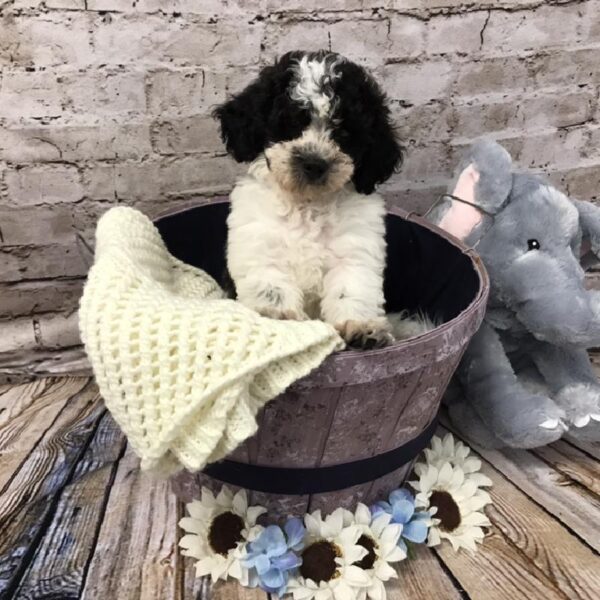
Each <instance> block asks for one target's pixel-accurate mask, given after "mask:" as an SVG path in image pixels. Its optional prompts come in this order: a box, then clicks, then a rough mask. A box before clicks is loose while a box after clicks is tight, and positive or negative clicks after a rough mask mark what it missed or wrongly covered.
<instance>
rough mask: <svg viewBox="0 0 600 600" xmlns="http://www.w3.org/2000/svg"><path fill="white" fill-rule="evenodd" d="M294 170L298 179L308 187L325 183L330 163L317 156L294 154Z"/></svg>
mask: <svg viewBox="0 0 600 600" xmlns="http://www.w3.org/2000/svg"><path fill="white" fill-rule="evenodd" d="M293 160H294V170H295V172H296V173H297V176H298V177H299V179H301V180H302V181H303V182H305V183H308V184H310V185H318V184H321V183H325V181H326V180H327V173H328V172H329V169H330V168H331V163H330V162H329V161H327V160H326V159H324V158H323V157H321V156H319V155H318V154H295V155H294V159H293Z"/></svg>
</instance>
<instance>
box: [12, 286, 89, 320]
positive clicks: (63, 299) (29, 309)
mask: <svg viewBox="0 0 600 600" xmlns="http://www.w3.org/2000/svg"><path fill="white" fill-rule="evenodd" d="M82 289H83V279H75V280H61V279H58V280H54V281H21V282H18V283H0V298H2V302H0V319H5V318H15V317H18V316H20V315H26V314H27V315H29V314H35V313H39V312H52V311H63V310H64V311H72V310H75V309H76V308H77V305H78V304H79V298H80V297H81V292H82Z"/></svg>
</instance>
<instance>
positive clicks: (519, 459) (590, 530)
mask: <svg viewBox="0 0 600 600" xmlns="http://www.w3.org/2000/svg"><path fill="white" fill-rule="evenodd" d="M417 387H418V386H417ZM292 412H293V411H292ZM291 417H293V414H291ZM292 420H293V419H292ZM443 432H444V431H443V429H442V430H441V433H443ZM261 441H262V440H261ZM264 441H265V442H267V443H266V444H265V445H264V446H263V445H262V444H260V443H258V440H254V442H255V443H254V444H250V445H249V446H248V449H247V451H248V452H250V451H251V452H252V458H253V459H254V460H256V459H257V458H258V456H259V454H261V453H262V452H265V451H267V452H268V451H272V452H275V451H276V450H277V448H276V443H275V442H276V441H277V440H273V441H272V442H271V441H267V440H264ZM124 448H125V446H124V439H123V436H122V434H121V433H120V432H119V431H118V429H117V427H116V426H115V425H114V422H113V421H112V419H111V418H110V416H109V415H108V414H107V413H106V412H105V410H104V408H103V407H102V405H101V403H100V402H99V398H98V395H97V390H96V388H95V387H94V386H93V385H92V384H89V383H88V381H87V380H85V379H76V378H66V379H64V380H63V379H60V380H57V379H48V380H43V381H39V382H35V383H31V384H27V385H23V386H12V387H4V388H0V452H2V455H1V457H2V458H1V460H0V482H4V488H5V489H4V494H3V495H2V496H0V598H1V599H2V600H8V599H11V600H12V599H14V600H25V599H32V600H33V599H35V600H38V599H40V600H41V599H46V600H50V599H57V600H58V599H60V600H75V599H77V598H86V599H88V600H92V599H93V600H97V599H104V598H107V599H113V598H115V599H118V600H159V599H160V600H184V599H185V600H269V596H268V594H265V593H264V592H262V591H260V590H246V589H244V588H242V587H241V586H239V585H237V584H236V583H234V582H229V583H226V584H223V583H221V584H219V585H217V586H215V587H214V588H213V589H212V590H211V589H210V587H209V584H208V581H207V580H206V579H199V578H196V577H195V572H194V561H193V559H189V558H186V557H183V556H181V555H180V554H179V552H178V550H177V542H178V540H179V539H180V537H181V535H182V532H181V531H180V530H179V529H178V527H177V522H178V521H179V519H180V518H181V516H183V514H184V507H183V504H182V503H181V502H179V501H177V500H176V499H175V497H174V495H173V494H172V493H171V491H170V489H169V486H168V484H167V483H166V482H164V481H157V480H154V479H152V478H150V477H149V476H147V475H144V474H141V473H140V471H139V461H138V459H137V458H136V457H135V455H134V454H133V453H132V452H131V451H130V450H127V451H126V452H125V453H124V454H123V451H124ZM269 448H271V450H269ZM323 449H324V448H321V449H320V450H318V451H317V452H320V451H322V450H323ZM477 450H479V449H477ZM598 454H599V449H598V448H597V447H596V445H593V444H592V445H585V444H579V443H576V442H574V441H561V442H557V443H556V444H553V445H552V446H549V447H546V448H542V449H537V450H535V451H532V452H531V451H530V452H527V451H516V450H505V451H503V452H494V451H486V450H481V456H482V458H483V459H484V461H489V462H486V463H484V467H483V470H484V472H485V473H486V474H487V475H488V476H490V477H491V478H492V480H493V481H494V487H493V488H492V490H491V493H492V497H493V500H494V505H493V506H492V507H489V508H488V514H489V517H490V519H491V521H492V527H491V529H490V532H489V535H488V537H487V538H486V540H485V543H484V544H483V545H482V546H481V547H480V549H479V551H478V552H477V553H476V554H473V555H471V554H470V553H468V552H464V551H461V552H459V553H454V552H453V551H452V550H451V548H450V546H448V545H443V546H441V547H439V548H436V549H435V550H431V549H428V548H426V547H424V546H421V547H418V548H417V556H416V559H414V560H412V561H404V562H403V563H401V564H400V565H399V569H398V574H399V578H398V579H397V580H395V581H393V582H390V583H389V584H388V598H389V600H409V599H410V600H413V599H414V600H438V599H440V600H458V599H462V598H466V599H468V598H470V599H472V600H506V599H507V598H510V599H511V600H518V599H520V598H523V599H525V598H526V599H527V600H534V599H537V598H543V599H544V600H556V599H561V600H565V599H571V598H573V599H582V600H592V599H595V598H597V597H598V593H597V590H598V589H600V558H599V556H598V554H597V552H594V550H593V549H595V550H596V551H598V550H599V548H598V546H599V545H600V529H599V526H598V522H599V521H600V520H599V519H598V517H599V516H600V484H599V483H598V482H599V481H600V464H599V463H598ZM319 455H320V454H319ZM305 458H306V457H305ZM312 460H314V459H312Z"/></svg>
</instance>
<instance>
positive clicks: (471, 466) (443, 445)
mask: <svg viewBox="0 0 600 600" xmlns="http://www.w3.org/2000/svg"><path fill="white" fill-rule="evenodd" d="M424 453H425V458H426V463H422V462H421V463H417V464H416V465H415V473H417V475H419V476H420V475H421V472H422V471H423V470H424V469H425V468H426V467H427V465H433V466H434V467H437V468H438V469H440V468H441V467H442V466H443V465H444V463H450V465H451V466H453V467H460V468H461V469H462V471H463V472H464V474H465V477H466V478H467V479H471V480H473V481H475V483H477V485H478V486H490V485H492V480H491V479H490V478H489V477H486V476H485V475H484V474H483V473H480V472H479V471H480V470H481V461H480V460H479V459H478V458H476V457H475V456H471V449H470V448H469V447H468V446H467V445H466V444H463V443H462V442H461V441H460V440H456V439H455V438H454V436H453V435H452V434H451V433H447V434H446V435H445V436H444V438H443V439H442V438H440V437H439V436H437V435H436V436H434V437H433V438H432V440H431V447H430V448H426V449H425V450H424Z"/></svg>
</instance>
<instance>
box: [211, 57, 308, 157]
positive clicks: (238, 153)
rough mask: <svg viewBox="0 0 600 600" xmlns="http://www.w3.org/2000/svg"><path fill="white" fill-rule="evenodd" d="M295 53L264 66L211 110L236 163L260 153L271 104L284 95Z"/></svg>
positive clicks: (262, 148)
mask: <svg viewBox="0 0 600 600" xmlns="http://www.w3.org/2000/svg"><path fill="white" fill-rule="evenodd" d="M299 54H300V53H298V52H288V53H287V54H284V55H283V56H282V57H281V58H280V59H279V60H278V61H277V62H276V63H275V64H274V65H271V66H268V67H264V68H263V69H262V70H261V71H260V73H259V75H258V78H257V79H255V80H254V81H253V82H252V83H251V84H250V85H248V86H247V87H246V88H245V89H244V90H242V91H241V92H240V93H239V94H236V95H234V96H233V98H231V100H228V101H227V102H225V103H223V104H221V105H220V106H218V107H217V108H216V109H215V110H214V111H213V117H214V118H215V119H217V120H218V121H219V122H220V124H221V139H222V140H223V143H224V144H225V147H226V148H227V152H229V154H231V156H233V158H234V159H235V160H236V161H238V162H249V161H252V160H254V159H255V158H256V157H257V156H258V155H259V154H260V153H261V152H262V151H263V150H264V148H265V145H266V143H267V122H268V120H269V115H270V114H271V111H272V109H273V104H274V102H275V101H276V99H277V98H278V97H279V96H281V95H282V94H285V93H287V88H288V85H289V82H290V79H291V77H292V71H291V66H292V65H293V63H294V61H296V60H298V58H299Z"/></svg>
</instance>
